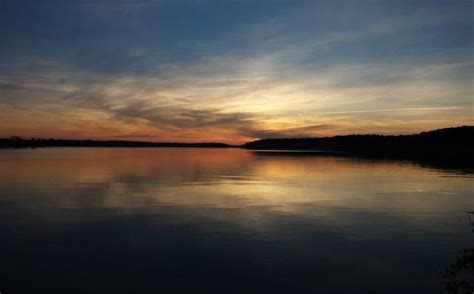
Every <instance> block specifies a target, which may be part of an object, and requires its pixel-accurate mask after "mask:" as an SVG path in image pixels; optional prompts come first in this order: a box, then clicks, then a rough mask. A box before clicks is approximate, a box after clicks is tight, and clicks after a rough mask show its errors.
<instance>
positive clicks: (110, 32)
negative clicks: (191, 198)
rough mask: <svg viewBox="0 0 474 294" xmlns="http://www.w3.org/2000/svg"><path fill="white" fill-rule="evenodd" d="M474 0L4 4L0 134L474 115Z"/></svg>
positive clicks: (207, 132)
mask: <svg viewBox="0 0 474 294" xmlns="http://www.w3.org/2000/svg"><path fill="white" fill-rule="evenodd" d="M473 25H474V1H463V0H456V1H437V0H432V1H418V0H409V1H405V0H397V1H383V0H380V1H375V0H370V1H369V0H360V1H359V0H332V1H298V0H295V1H290V0H288V1H278V0H273V1H271V0H262V1H256V0H255V1H254V0H242V1H238V0H221V1H212V0H194V1H180V0H169V1H165V0H149V1H146V0H136V1H131V0H102V1H99V0H97V1H92V0H82V1H79V0H78V1H74V0H55V1H53V0H42V1H37V0H31V1H27V0H0V36H1V38H0V137H10V136H21V137H25V138H31V137H41V138H69V139H72V138H76V139H85V138H87V139H104V140H105V139H106V140H136V141H157V142H159V141H175V142H211V141H212V142H226V143H232V144H239V143H244V142H247V141H251V140H255V139H259V138H275V137H315V136H330V135H342V134H352V133H363V134H367V133H378V134H411V133H416V132H420V131H426V130H431V129H437V128H444V127H452V126H460V125H473V124H474V112H473V109H474V106H473V102H474V97H473V93H474V88H473V85H472V84H473V81H474V58H473V57H474V26H473Z"/></svg>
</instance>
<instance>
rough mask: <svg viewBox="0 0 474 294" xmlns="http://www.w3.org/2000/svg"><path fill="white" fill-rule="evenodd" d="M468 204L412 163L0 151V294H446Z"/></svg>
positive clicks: (441, 177) (466, 237)
mask: <svg viewBox="0 0 474 294" xmlns="http://www.w3.org/2000/svg"><path fill="white" fill-rule="evenodd" d="M473 191H474V181H473V175H472V173H469V172H460V171H453V170H447V169H438V168H432V167H429V166H421V165H418V164H416V163H413V162H409V161H394V160H369V159H357V158H349V157H338V156H327V155H315V156H297V155H295V154H286V155H281V154H272V153H266V154H258V153H253V152H251V151H247V150H243V149H232V148H229V149H194V148H135V149H134V148H44V149H18V150H0V236H1V239H0V292H1V293H2V294H10V293H11V294H13V293H159V292H160V290H161V292H162V293H166V292H177V291H184V292H188V293H193V292H202V293H209V292H216V293H266V292H269V293H275V292H282V293H397V294H400V293H440V292H442V291H443V289H444V288H443V285H441V282H442V281H443V275H442V272H443V271H444V270H445V269H446V267H448V266H449V265H450V264H453V263H454V262H455V261H456V259H457V258H458V257H460V251H461V250H462V249H464V248H468V247H473V246H474V238H473V235H474V234H473V233H472V232H471V230H472V228H471V226H470V223H469V220H468V216H467V213H466V211H468V210H474V201H473V197H474V196H473Z"/></svg>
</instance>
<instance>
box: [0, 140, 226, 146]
mask: <svg viewBox="0 0 474 294" xmlns="http://www.w3.org/2000/svg"><path fill="white" fill-rule="evenodd" d="M39 147H194V148H228V147H232V146H231V145H227V144H224V143H166V142H164V143H156V142H137V141H95V140H63V139H22V138H19V137H12V138H8V139H0V148H39Z"/></svg>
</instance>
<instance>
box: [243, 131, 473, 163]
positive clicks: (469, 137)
mask: <svg viewBox="0 0 474 294" xmlns="http://www.w3.org/2000/svg"><path fill="white" fill-rule="evenodd" d="M244 148H247V149H252V150H318V151H333V152H334V151H336V152H341V153H345V154H358V155H392V156H396V155H409V154H412V155H417V156H423V155H432V154H437V155H440V156H447V155H450V156H452V155H456V156H459V155H463V156H472V155H473V150H474V126H462V127H454V128H446V129H439V130H434V131H430V132H423V133H420V134H414V135H398V136H391V135H347V136H334V137H321V138H284V139H263V140H257V141H253V142H249V143H246V144H245V145H244Z"/></svg>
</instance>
